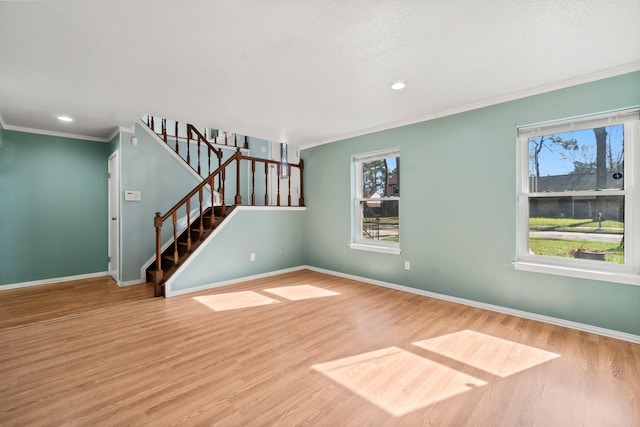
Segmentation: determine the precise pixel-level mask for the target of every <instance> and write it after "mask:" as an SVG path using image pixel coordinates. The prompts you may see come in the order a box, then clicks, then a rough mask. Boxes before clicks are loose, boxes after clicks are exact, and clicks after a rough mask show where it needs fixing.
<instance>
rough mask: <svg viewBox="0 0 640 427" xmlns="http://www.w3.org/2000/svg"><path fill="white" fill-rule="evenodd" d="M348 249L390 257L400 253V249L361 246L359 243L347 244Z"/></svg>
mask: <svg viewBox="0 0 640 427" xmlns="http://www.w3.org/2000/svg"><path fill="white" fill-rule="evenodd" d="M349 247H350V248H351V249H355V250H358V251H368V252H379V253H383V254H392V255H400V252H402V249H400V248H393V247H390V246H374V245H363V244H361V243H349Z"/></svg>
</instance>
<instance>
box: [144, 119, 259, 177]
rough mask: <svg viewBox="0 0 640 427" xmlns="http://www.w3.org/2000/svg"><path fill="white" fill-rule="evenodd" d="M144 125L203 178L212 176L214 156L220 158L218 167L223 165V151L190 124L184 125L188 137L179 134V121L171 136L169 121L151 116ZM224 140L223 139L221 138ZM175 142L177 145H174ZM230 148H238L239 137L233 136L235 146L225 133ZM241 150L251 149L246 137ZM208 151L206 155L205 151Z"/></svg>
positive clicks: (225, 141) (175, 124)
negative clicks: (182, 144) (193, 159)
mask: <svg viewBox="0 0 640 427" xmlns="http://www.w3.org/2000/svg"><path fill="white" fill-rule="evenodd" d="M158 120H159V121H160V131H159V132H158V130H156V121H158ZM143 123H144V124H146V125H147V127H148V128H149V129H151V130H152V131H153V132H154V133H155V134H156V135H158V136H159V137H160V138H161V139H162V140H163V141H164V143H165V144H167V146H168V147H170V148H171V149H172V150H173V151H174V152H175V153H176V154H177V155H178V156H179V157H180V158H182V159H183V160H184V161H185V162H186V163H187V164H188V165H189V166H190V167H191V168H192V169H193V170H194V171H196V172H197V173H198V175H200V176H201V177H202V178H206V177H207V176H209V175H211V157H212V155H213V156H215V157H217V158H218V166H220V165H221V163H222V157H223V154H222V150H221V149H220V148H219V147H216V146H214V145H213V144H212V143H211V142H209V140H208V139H207V138H205V137H204V135H202V133H201V132H200V130H199V129H198V128H197V127H196V126H194V125H192V124H190V123H183V125H185V126H186V136H181V135H180V132H179V127H180V126H179V125H180V123H179V122H178V121H176V122H174V126H173V128H174V129H173V134H171V132H170V130H169V129H168V127H167V119H164V118H158V117H154V116H151V115H148V116H146V119H145V120H143ZM220 139H222V138H220ZM192 140H193V141H194V143H195V144H197V146H196V147H195V151H196V152H195V154H194V155H195V156H197V162H196V164H195V166H194V165H193V164H192V162H191V151H192V147H191V145H192V144H191V141H192ZM174 141H175V145H172V143H173V142H174ZM180 141H186V143H187V145H186V151H187V152H186V154H185V153H181V152H180V144H179V142H180ZM221 145H226V146H229V147H233V148H238V147H239V146H238V135H236V134H233V144H230V143H229V140H228V134H227V132H225V133H224V144H221ZM241 148H249V144H248V138H247V137H246V136H244V143H243V146H242V147H241ZM205 149H206V153H204V152H203V151H204V150H205ZM205 156H206V169H205V168H203V167H202V161H203V160H204V159H203V158H204V157H205Z"/></svg>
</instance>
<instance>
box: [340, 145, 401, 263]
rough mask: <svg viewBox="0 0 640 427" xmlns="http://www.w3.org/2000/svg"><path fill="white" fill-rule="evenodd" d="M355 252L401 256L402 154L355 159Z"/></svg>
mask: <svg viewBox="0 0 640 427" xmlns="http://www.w3.org/2000/svg"><path fill="white" fill-rule="evenodd" d="M353 166H354V168H353V170H354V180H353V182H354V188H353V194H354V199H353V200H354V210H353V236H352V239H351V244H350V245H349V246H350V247H351V248H352V249H361V250H369V251H374V252H384V253H392V254H399V253H400V228H399V225H400V222H399V219H400V214H399V208H400V206H399V205H400V151H399V150H398V149H392V150H385V151H378V152H374V153H367V154H359V155H356V156H354V157H353Z"/></svg>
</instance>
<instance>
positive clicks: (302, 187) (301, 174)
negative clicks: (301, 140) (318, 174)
mask: <svg viewBox="0 0 640 427" xmlns="http://www.w3.org/2000/svg"><path fill="white" fill-rule="evenodd" d="M299 163H300V200H299V201H298V204H299V205H300V206H304V185H303V183H302V176H303V173H302V172H303V171H304V160H302V159H300V162H299Z"/></svg>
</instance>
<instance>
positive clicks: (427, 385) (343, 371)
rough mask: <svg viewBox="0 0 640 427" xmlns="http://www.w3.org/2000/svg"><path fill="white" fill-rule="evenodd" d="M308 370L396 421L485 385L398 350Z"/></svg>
mask: <svg viewBox="0 0 640 427" xmlns="http://www.w3.org/2000/svg"><path fill="white" fill-rule="evenodd" d="M312 368H313V369H314V370H316V371H318V372H320V373H322V374H323V375H325V376H327V377H329V378H330V379H332V380H333V381H335V382H337V383H338V384H340V385H342V386H343V387H346V388H347V389H349V390H351V391H352V392H354V393H356V394H357V395H359V396H360V397H362V398H364V399H366V400H367V401H369V402H371V403H373V404H374V405H376V406H378V407H379V408H381V409H383V410H385V411H386V412H388V413H390V414H392V415H393V416H396V417H399V416H403V415H405V414H407V413H409V412H412V411H415V410H416V409H420V408H424V407H426V406H429V405H431V404H433V403H436V402H438V401H441V400H444V399H448V398H450V397H453V396H456V395H458V394H461V393H464V392H466V391H469V390H472V389H474V388H476V387H481V386H483V385H485V384H486V382H484V381H482V380H480V379H478V378H475V377H473V376H471V375H467V374H465V373H462V372H459V371H457V370H455V369H452V368H449V367H447V366H445V365H442V364H440V363H437V362H434V361H432V360H429V359H425V358H423V357H420V356H418V355H415V354H413V353H411V352H408V351H406V350H403V349H401V348H398V347H387V348H383V349H381V350H376V351H371V352H368V353H362V354H359V355H356V356H351V357H345V358H343V359H337V360H333V361H331V362H326V363H320V364H316V365H313V366H312Z"/></svg>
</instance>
